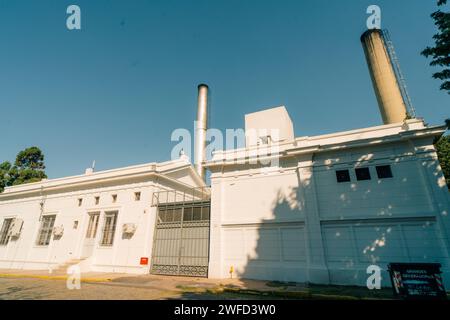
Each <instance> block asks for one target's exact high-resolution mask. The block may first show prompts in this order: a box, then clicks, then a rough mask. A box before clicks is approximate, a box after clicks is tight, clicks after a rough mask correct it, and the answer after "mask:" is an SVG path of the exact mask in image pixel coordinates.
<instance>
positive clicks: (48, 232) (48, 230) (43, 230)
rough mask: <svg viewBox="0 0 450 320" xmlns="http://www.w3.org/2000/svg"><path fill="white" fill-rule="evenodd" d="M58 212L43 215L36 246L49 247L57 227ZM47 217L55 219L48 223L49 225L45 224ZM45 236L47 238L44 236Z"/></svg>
mask: <svg viewBox="0 0 450 320" xmlns="http://www.w3.org/2000/svg"><path fill="white" fill-rule="evenodd" d="M56 216H57V215H56V214H45V215H42V217H41V221H40V222H41V223H40V225H39V229H38V233H37V238H36V241H35V244H36V246H38V247H48V246H49V245H50V242H51V241H52V235H53V228H54V227H55V222H56ZM47 218H50V219H53V220H52V221H51V222H50V224H48V225H47V226H45V220H46V219H47ZM44 236H45V238H44ZM42 239H45V241H43V242H42V243H41V240H42Z"/></svg>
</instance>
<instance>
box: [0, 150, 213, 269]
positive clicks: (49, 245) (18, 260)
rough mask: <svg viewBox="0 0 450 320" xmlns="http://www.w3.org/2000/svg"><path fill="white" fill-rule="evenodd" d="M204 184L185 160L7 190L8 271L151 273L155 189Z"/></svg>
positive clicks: (0, 251) (1, 259)
mask: <svg viewBox="0 0 450 320" xmlns="http://www.w3.org/2000/svg"><path fill="white" fill-rule="evenodd" d="M204 186H205V184H204V182H203V181H202V180H201V179H200V178H199V177H198V175H197V173H196V172H195V170H194V169H193V167H192V166H191V164H190V163H189V161H188V160H187V159H186V158H185V157H181V158H180V159H179V160H176V161H169V162H164V163H149V164H144V165H138V166H132V167H126V168H120V169H115V170H108V171H102V172H92V170H86V174H84V175H80V176H73V177H67V178H62V179H52V180H45V181H42V182H38V183H30V184H25V185H19V186H13V187H9V188H6V189H5V191H4V193H2V194H0V228H1V229H0V268H17V269H53V268H57V267H58V266H60V265H63V264H66V263H69V264H70V263H78V262H80V261H81V267H82V268H81V269H82V271H89V270H92V271H105V272H129V273H148V272H149V267H150V266H149V264H142V265H141V257H143V258H149V257H151V254H152V240H153V232H154V230H155V222H156V219H155V216H156V207H154V206H152V196H153V194H154V192H155V190H157V191H161V190H176V191H178V192H180V193H183V192H186V191H190V190H192V188H193V187H204ZM14 222H15V223H16V224H18V225H19V228H18V230H17V233H15V232H14V230H13V229H14V228H13V226H12V224H13V223H14ZM124 225H126V226H124ZM134 229H135V230H134ZM61 230H62V231H61ZM58 233H59V235H58Z"/></svg>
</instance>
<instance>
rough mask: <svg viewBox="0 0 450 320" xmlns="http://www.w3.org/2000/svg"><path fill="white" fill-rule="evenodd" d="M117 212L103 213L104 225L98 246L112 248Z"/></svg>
mask: <svg viewBox="0 0 450 320" xmlns="http://www.w3.org/2000/svg"><path fill="white" fill-rule="evenodd" d="M116 223H117V211H114V212H105V223H104V225H103V230H102V238H101V239H102V240H101V242H100V245H102V246H112V244H113V241H114V233H115V231H116Z"/></svg>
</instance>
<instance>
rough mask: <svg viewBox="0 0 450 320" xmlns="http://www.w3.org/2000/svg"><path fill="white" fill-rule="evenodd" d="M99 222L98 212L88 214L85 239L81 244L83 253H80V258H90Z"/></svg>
mask: <svg viewBox="0 0 450 320" xmlns="http://www.w3.org/2000/svg"><path fill="white" fill-rule="evenodd" d="M99 220H100V212H93V213H89V222H88V227H87V230H86V237H85V239H84V242H83V251H82V253H81V257H82V258H87V257H90V256H91V255H92V252H93V251H94V246H95V238H96V236H97V229H98V221H99Z"/></svg>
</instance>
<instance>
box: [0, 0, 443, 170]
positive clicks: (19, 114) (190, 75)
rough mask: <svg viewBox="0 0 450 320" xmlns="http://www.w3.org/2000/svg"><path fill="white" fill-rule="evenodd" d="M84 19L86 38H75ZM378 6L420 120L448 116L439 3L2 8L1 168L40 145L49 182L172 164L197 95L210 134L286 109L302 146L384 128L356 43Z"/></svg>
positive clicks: (2, 0)
mask: <svg viewBox="0 0 450 320" xmlns="http://www.w3.org/2000/svg"><path fill="white" fill-rule="evenodd" d="M70 4H77V5H79V6H80V7H81V13H82V30H79V31H69V30H67V28H66V18H67V14H66V8H67V6H68V5H70ZM370 4H378V5H379V6H380V7H381V9H382V27H383V28H388V29H389V31H390V33H391V37H392V39H393V41H394V44H395V46H396V51H397V55H398V57H399V59H400V64H401V67H402V70H403V73H404V75H405V77H406V79H407V84H408V88H409V93H410V95H411V98H412V101H413V104H414V106H415V107H416V111H417V114H418V115H419V116H421V117H424V118H425V120H426V121H427V122H428V123H430V124H442V123H443V121H444V119H445V118H448V117H449V116H450V113H449V110H450V108H449V105H450V97H449V96H448V94H446V93H445V92H442V91H439V90H438V87H439V84H440V83H439V81H437V80H433V79H432V78H431V74H432V72H433V69H432V68H431V67H429V66H428V62H429V61H428V60H427V59H425V58H424V57H422V56H420V54H419V52H420V51H421V50H422V49H423V48H424V47H425V46H426V45H431V44H432V40H431V37H432V35H433V34H434V33H435V31H436V30H435V27H434V25H433V21H432V19H431V18H430V14H431V12H433V11H434V10H435V8H436V6H435V1H422V0H414V1H413V0H402V1H401V0H396V1H392V0H387V1H364V0H354V1H351V0H346V1H312V0H311V1H300V0H292V1H287V0H270V1H268V0H266V1H263V0H259V1H256V0H240V1H237V0H208V1H205V0H202V1H200V0H184V1H174V0H172V1H167V0H164V1H143V0H133V1H125V0H121V1H113V0H109V1H107V0H88V1H84V0H71V1H63V0H54V1H50V0H42V1H21V0H0V39H1V41H2V45H1V50H0V110H1V118H0V119H1V125H2V129H3V130H2V135H1V137H2V138H1V139H0V161H3V160H10V161H12V160H13V159H14V157H15V155H16V154H17V152H18V151H20V150H21V149H23V148H25V147H27V146H32V145H36V146H39V147H40V148H41V149H42V150H43V151H44V154H45V156H46V164H47V174H48V175H49V177H50V178H55V177H61V176H67V175H74V174H80V173H83V172H84V169H85V168H86V167H88V166H89V165H90V164H91V162H92V160H94V159H95V160H96V164H97V165H96V169H97V170H102V169H109V168H116V167H121V166H127V165H133V164H139V163H145V162H152V161H164V160H168V159H169V158H170V151H171V149H172V147H173V146H174V145H175V143H174V142H171V141H170V136H171V133H172V130H174V129H176V128H188V129H190V130H192V127H193V120H194V118H195V113H196V95H197V91H196V90H197V84H198V83H201V82H205V83H207V84H209V86H210V88H211V123H210V124H211V126H212V127H215V128H219V129H222V130H224V129H226V128H242V127H243V125H244V114H245V113H249V112H253V111H257V110H260V109H263V108H266V107H271V106H278V105H285V106H286V107H287V109H288V111H289V113H290V115H291V118H292V120H293V121H294V126H295V133H296V135H297V136H303V135H317V134H323V133H330V132H335V131H342V130H349V129H356V128H362V127H366V126H373V125H379V124H381V118H380V115H379V112H378V107H377V103H376V99H375V95H374V93H373V89H372V86H371V82H370V78H369V73H368V70H367V66H366V63H365V59H364V54H363V50H362V48H361V44H360V41H359V37H360V35H361V33H362V32H363V31H364V30H365V28H366V19H367V14H366V8H367V6H368V5H370Z"/></svg>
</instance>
